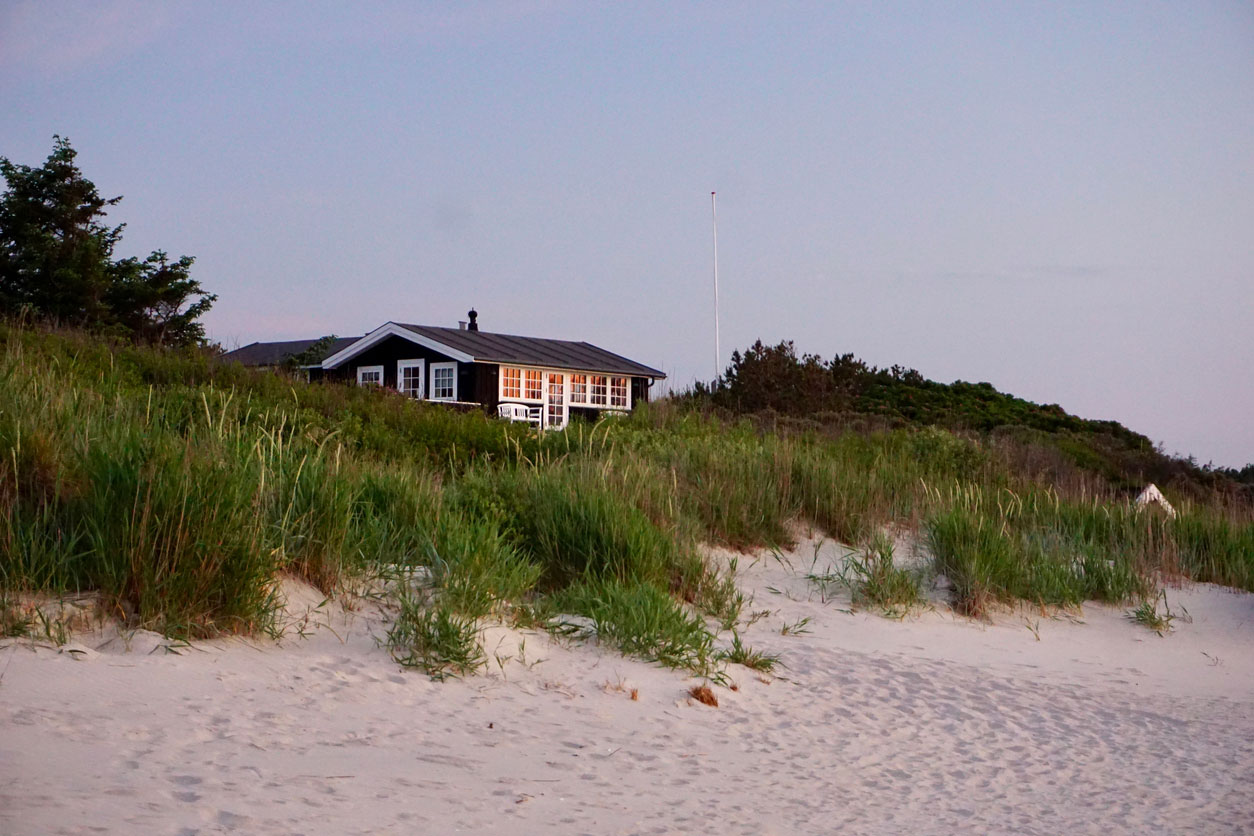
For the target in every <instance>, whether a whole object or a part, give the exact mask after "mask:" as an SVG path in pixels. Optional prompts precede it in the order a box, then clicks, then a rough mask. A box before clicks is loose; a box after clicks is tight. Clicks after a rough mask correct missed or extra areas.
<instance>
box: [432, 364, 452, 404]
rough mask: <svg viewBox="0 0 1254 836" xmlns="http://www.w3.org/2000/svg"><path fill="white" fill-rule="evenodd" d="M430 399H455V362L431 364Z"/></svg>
mask: <svg viewBox="0 0 1254 836" xmlns="http://www.w3.org/2000/svg"><path fill="white" fill-rule="evenodd" d="M431 400H433V401H455V400H457V364H456V363H432V364H431Z"/></svg>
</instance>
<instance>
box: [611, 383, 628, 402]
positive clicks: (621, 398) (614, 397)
mask: <svg viewBox="0 0 1254 836" xmlns="http://www.w3.org/2000/svg"><path fill="white" fill-rule="evenodd" d="M610 406H616V407H619V408H620V409H626V408H627V378H625V377H614V378H611V379H610Z"/></svg>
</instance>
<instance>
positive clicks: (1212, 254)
mask: <svg viewBox="0 0 1254 836" xmlns="http://www.w3.org/2000/svg"><path fill="white" fill-rule="evenodd" d="M0 113H3V114H4V117H3V118H0V156H5V157H8V158H9V159H11V160H13V161H14V162H19V163H25V164H28V165H39V164H41V163H42V162H43V160H44V159H45V158H46V157H47V156H48V154H49V153H50V151H51V149H52V137H53V135H54V134H60V135H63V136H67V137H69V138H70V141H71V142H72V144H73V146H74V148H75V149H77V150H78V152H79V157H78V162H79V165H80V167H81V168H82V170H83V172H84V174H85V175H86V176H87V177H88V178H89V179H91V180H92V181H94V182H95V183H96V185H97V186H98V187H99V189H100V191H101V193H102V194H103V195H105V196H107V197H113V196H116V195H122V196H124V200H123V201H122V202H121V203H120V204H119V205H118V206H116V207H113V209H112V210H111V212H110V218H109V220H110V221H111V222H125V223H126V224H127V227H126V231H125V237H124V240H123V242H122V244H121V246H120V248H119V252H118V255H123V256H125V255H140V256H142V255H146V254H147V253H148V252H149V251H151V250H153V249H162V250H166V251H168V252H169V253H170V254H171V255H174V256H177V255H183V254H187V255H192V256H195V258H196V265H195V267H194V268H193V277H194V278H197V279H198V280H199V281H200V282H201V284H202V285H203V286H204V287H205V288H206V289H208V290H210V291H212V292H214V293H216V294H218V297H219V298H218V301H217V303H216V304H215V305H214V307H213V310H212V311H211V312H210V313H209V314H208V315H207V316H206V318H205V322H206V325H207V330H208V333H209V335H210V337H211V338H213V339H215V340H217V341H220V342H221V343H223V344H224V345H225V346H226V347H228V348H231V347H236V346H239V345H245V344H247V343H250V342H252V341H254V340H279V339H298V338H312V337H317V336H321V335H324V334H329V333H334V334H337V335H339V336H350V335H355V334H361V333H365V332H367V331H369V330H371V329H373V328H375V327H377V326H378V325H380V324H382V323H384V322H386V321H389V320H396V321H401V322H418V323H422V324H429V325H449V326H451V325H453V324H454V323H456V322H457V321H458V320H461V319H465V318H466V311H467V310H468V309H469V308H470V307H472V306H473V307H475V308H476V309H477V310H478V311H479V321H480V324H481V326H482V327H483V329H484V330H487V331H499V332H504V333H514V334H525V335H530V336H541V337H551V338H557V339H572V340H588V341H590V342H594V343H596V344H598V345H601V346H603V347H605V348H608V349H610V350H612V351H616V352H618V353H620V354H623V355H626V356H628V357H631V358H632V359H635V360H639V361H640V362H644V363H647V364H649V365H652V366H654V367H657V368H660V369H663V370H664V371H666V372H667V374H668V375H669V377H670V379H669V381H668V383H670V384H673V385H676V386H678V387H684V386H687V385H689V384H691V383H692V382H693V381H695V380H698V379H700V380H710V379H711V378H713V377H714V375H715V374H716V372H718V371H721V370H722V368H723V367H725V365H726V364H727V362H728V360H729V358H730V355H731V353H732V351H733V350H734V349H737V348H739V349H744V348H745V347H747V346H748V345H750V344H752V342H753V341H754V340H756V339H762V340H763V341H764V342H767V343H776V342H779V341H780V340H785V339H789V340H793V341H794V342H795V345H796V347H797V350H798V351H799V352H805V353H812V354H818V355H820V356H821V357H824V358H830V357H832V356H834V355H837V354H844V353H847V352H852V353H853V354H855V355H857V356H859V357H861V358H863V359H864V360H866V361H867V362H869V363H872V364H875V365H879V366H890V365H893V364H899V365H902V366H907V367H911V368H915V369H918V370H919V371H920V372H921V373H923V374H924V375H925V376H927V377H929V378H932V379H934V380H940V381H944V382H949V381H952V380H956V379H961V380H967V381H972V382H980V381H987V382H989V383H992V384H993V385H994V386H996V387H997V388H998V389H1000V390H1002V391H1007V392H1010V393H1013V394H1016V395H1019V396H1021V397H1025V398H1028V399H1030V400H1033V401H1037V402H1041V403H1058V404H1060V405H1062V406H1063V407H1064V408H1065V409H1067V410H1068V411H1069V412H1072V413H1075V414H1078V415H1081V416H1083V417H1086V418H1096V419H1114V420H1117V421H1120V422H1122V423H1123V424H1125V425H1127V426H1128V427H1130V428H1132V429H1134V430H1136V431H1138V432H1141V433H1144V434H1145V435H1147V436H1149V437H1150V438H1152V439H1153V440H1154V441H1155V442H1156V443H1160V444H1162V445H1163V447H1164V449H1165V450H1166V451H1167V452H1170V453H1178V454H1181V455H1192V456H1195V457H1196V459H1197V460H1198V461H1199V462H1201V463H1207V462H1213V463H1215V464H1216V465H1223V466H1233V467H1240V466H1242V465H1244V464H1246V463H1247V462H1254V325H1252V323H1254V4H1251V3H1249V2H1206V1H1205V0H1199V1H1198V2H1189V3H1180V2H1174V3H1157V2H1152V0H1151V1H1150V2H1136V3H1129V2H1125V3H1104V2H1095V1H1094V0H1088V2H1081V3H1074V4H1072V3H1052V2H1051V3H1005V2H993V3H978V2H977V3H961V4H955V3H905V4H893V3H882V2H874V3H829V2H816V3H785V2H778V3H738V2H710V3H648V2H640V3H630V4H628V3H597V2H571V3H567V2H557V1H556V0H555V1H554V2H544V0H533V1H532V2H521V1H520V2H508V1H504V0H503V1H502V2H485V3H474V2H470V3H461V2H428V3H414V2H403V3H402V2H396V3H382V2H380V3H362V4H341V3H319V2H293V3H266V4H252V3H242V2H240V3H146V2H135V0H97V2H69V1H68V0H67V2H44V1H43V0H40V1H39V2H26V1H25V0H2V1H0ZM712 191H717V193H718V198H717V200H718V204H717V211H718V278H719V291H720V292H719V307H720V336H721V340H720V348H721V352H720V353H719V355H718V356H717V361H718V365H717V366H716V364H715V360H716V355H715V339H714V315H713V310H714V293H713V284H714V283H713V263H714V262H713V223H712V221H713V219H712V213H711V208H712V207H711V200H710V193H711V192H712Z"/></svg>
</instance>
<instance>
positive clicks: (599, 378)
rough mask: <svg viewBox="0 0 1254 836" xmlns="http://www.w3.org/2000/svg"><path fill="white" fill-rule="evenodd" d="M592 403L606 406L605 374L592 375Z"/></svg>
mask: <svg viewBox="0 0 1254 836" xmlns="http://www.w3.org/2000/svg"><path fill="white" fill-rule="evenodd" d="M592 403H593V404H595V405H597V406H605V375H602V374H594V375H593V376H592Z"/></svg>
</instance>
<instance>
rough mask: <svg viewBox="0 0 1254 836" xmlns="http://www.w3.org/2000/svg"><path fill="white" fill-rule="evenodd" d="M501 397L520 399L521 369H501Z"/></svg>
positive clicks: (507, 367) (504, 367) (505, 367)
mask: <svg viewBox="0 0 1254 836" xmlns="http://www.w3.org/2000/svg"><path fill="white" fill-rule="evenodd" d="M501 397H503V398H521V397H522V369H514V368H510V367H509V366H502V367H501Z"/></svg>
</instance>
